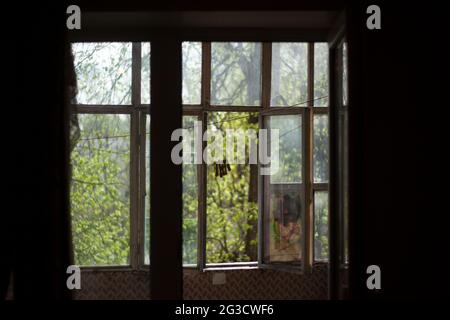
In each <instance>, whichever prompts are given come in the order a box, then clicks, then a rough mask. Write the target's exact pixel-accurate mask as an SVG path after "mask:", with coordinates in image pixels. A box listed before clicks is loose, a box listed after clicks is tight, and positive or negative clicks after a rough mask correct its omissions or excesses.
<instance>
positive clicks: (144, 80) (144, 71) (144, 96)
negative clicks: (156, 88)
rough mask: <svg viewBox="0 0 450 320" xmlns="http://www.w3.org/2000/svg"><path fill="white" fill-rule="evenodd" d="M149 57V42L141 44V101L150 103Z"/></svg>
mask: <svg viewBox="0 0 450 320" xmlns="http://www.w3.org/2000/svg"><path fill="white" fill-rule="evenodd" d="M150 59H151V47H150V43H149V42H142V44H141V103H142V104H150V83H151V78H150Z"/></svg>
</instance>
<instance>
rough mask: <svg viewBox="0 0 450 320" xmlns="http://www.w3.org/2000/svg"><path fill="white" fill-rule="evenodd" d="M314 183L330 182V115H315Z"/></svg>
mask: <svg viewBox="0 0 450 320" xmlns="http://www.w3.org/2000/svg"><path fill="white" fill-rule="evenodd" d="M313 130H314V143H313V147H314V150H313V168H314V182H316V183H325V182H328V145H329V143H328V142H329V139H328V115H326V114H323V115H314V129H313Z"/></svg>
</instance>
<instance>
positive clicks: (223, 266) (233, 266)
mask: <svg viewBox="0 0 450 320" xmlns="http://www.w3.org/2000/svg"><path fill="white" fill-rule="evenodd" d="M327 264H328V261H315V262H314V264H313V266H312V268H313V269H314V267H317V266H320V265H327ZM80 269H81V271H83V272H103V271H104V272H113V271H120V272H125V271H126V272H150V266H149V265H144V266H139V267H137V268H133V267H131V266H130V265H127V266H80ZM256 269H260V270H267V269H273V270H277V269H278V270H280V271H285V270H291V271H292V270H297V272H298V271H299V268H298V267H292V266H291V267H282V266H272V267H270V268H268V267H267V266H266V267H261V266H259V265H258V262H235V263H211V264H207V265H206V267H205V268H204V269H203V272H212V271H232V270H256ZM183 271H199V272H200V269H199V268H198V267H197V266H196V265H184V266H183Z"/></svg>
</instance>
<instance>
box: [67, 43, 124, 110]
mask: <svg viewBox="0 0 450 320" xmlns="http://www.w3.org/2000/svg"><path fill="white" fill-rule="evenodd" d="M72 50H73V54H74V64H75V72H76V74H77V84H78V94H77V102H78V103H80V104H118V105H123V104H131V43H122V42H97V43H74V44H72Z"/></svg>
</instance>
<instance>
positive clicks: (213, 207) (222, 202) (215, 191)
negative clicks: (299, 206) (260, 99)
mask: <svg viewBox="0 0 450 320" xmlns="http://www.w3.org/2000/svg"><path fill="white" fill-rule="evenodd" d="M208 116H209V119H208V128H209V129H210V130H217V131H219V132H221V134H222V136H223V137H224V140H225V141H226V144H227V145H229V146H232V147H233V148H230V150H234V151H233V154H234V155H235V156H236V153H235V152H236V151H237V145H238V144H239V143H238V142H237V141H236V140H234V143H233V144H231V143H229V141H230V140H229V139H226V138H225V137H226V131H225V130H226V129H242V130H244V132H246V130H247V129H254V130H257V129H258V116H257V115H256V114H254V113H236V112H216V113H210V114H209V115H208ZM211 140H212V139H211ZM225 141H224V143H225ZM210 142H211V141H208V143H210ZM239 145H240V146H242V145H245V146H246V148H248V146H249V139H248V138H245V141H244V142H242V144H239ZM225 148H226V146H225ZM220 158H222V156H221V157H220ZM236 158H238V157H237V156H236ZM223 160H227V163H229V162H230V158H229V157H227V155H226V153H225V155H224V157H223ZM223 160H222V161H223ZM244 162H245V163H243V164H230V167H229V168H226V166H225V167H222V169H224V171H226V174H225V175H222V176H221V174H220V172H221V171H220V168H218V167H216V165H215V164H208V166H207V170H208V172H207V175H208V176H207V177H208V181H207V199H206V201H207V213H206V214H207V234H206V259H207V262H208V263H222V262H245V261H257V259H258V254H257V248H258V247H257V233H258V193H257V192H258V183H257V181H258V179H257V178H258V176H257V173H258V171H257V165H253V164H252V165H250V164H249V162H248V152H246V157H245V159H244ZM216 170H217V171H216Z"/></svg>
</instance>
